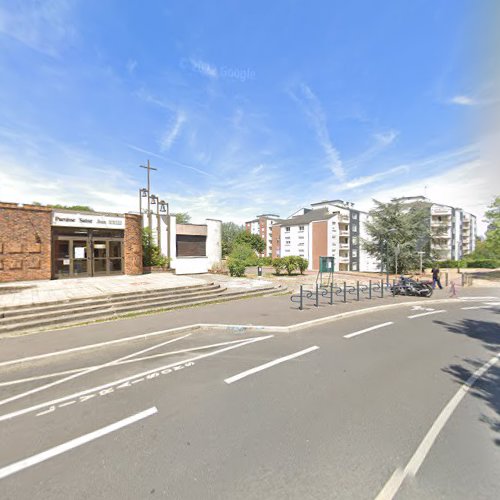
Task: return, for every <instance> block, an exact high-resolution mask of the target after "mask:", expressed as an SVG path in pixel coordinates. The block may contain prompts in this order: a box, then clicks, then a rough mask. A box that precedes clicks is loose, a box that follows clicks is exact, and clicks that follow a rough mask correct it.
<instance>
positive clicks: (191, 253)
mask: <svg viewBox="0 0 500 500" xmlns="http://www.w3.org/2000/svg"><path fill="white" fill-rule="evenodd" d="M206 248H207V237H206V236H197V235H189V234H178V235H177V257H206V255H207V250H206Z"/></svg>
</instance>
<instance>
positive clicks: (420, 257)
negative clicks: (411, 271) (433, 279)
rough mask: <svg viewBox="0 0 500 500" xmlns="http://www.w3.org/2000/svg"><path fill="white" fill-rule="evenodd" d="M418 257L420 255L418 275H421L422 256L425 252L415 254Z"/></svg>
mask: <svg viewBox="0 0 500 500" xmlns="http://www.w3.org/2000/svg"><path fill="white" fill-rule="evenodd" d="M417 253H418V255H420V268H419V271H420V274H422V255H424V253H425V252H422V251H420V252H417Z"/></svg>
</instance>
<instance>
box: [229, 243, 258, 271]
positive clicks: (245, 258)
mask: <svg viewBox="0 0 500 500" xmlns="http://www.w3.org/2000/svg"><path fill="white" fill-rule="evenodd" d="M229 258H230V259H231V260H239V261H241V262H244V263H245V265H247V266H255V265H257V263H258V257H257V255H256V254H255V251H254V249H253V248H252V247H251V246H250V245H249V244H248V243H235V245H234V246H233V250H232V251H231V253H230V254H229Z"/></svg>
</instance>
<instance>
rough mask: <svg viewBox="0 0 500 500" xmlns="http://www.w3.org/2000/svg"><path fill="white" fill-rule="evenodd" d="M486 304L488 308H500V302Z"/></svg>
mask: <svg viewBox="0 0 500 500" xmlns="http://www.w3.org/2000/svg"><path fill="white" fill-rule="evenodd" d="M484 304H485V305H487V306H500V302H485V303H484Z"/></svg>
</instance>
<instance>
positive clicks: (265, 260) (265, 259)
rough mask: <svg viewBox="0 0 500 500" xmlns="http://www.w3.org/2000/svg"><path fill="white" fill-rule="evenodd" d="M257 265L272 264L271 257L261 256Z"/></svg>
mask: <svg viewBox="0 0 500 500" xmlns="http://www.w3.org/2000/svg"><path fill="white" fill-rule="evenodd" d="M258 265H259V266H272V265H273V258H272V257H261V258H260V259H259V264H258Z"/></svg>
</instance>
